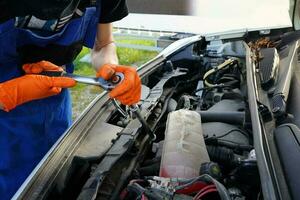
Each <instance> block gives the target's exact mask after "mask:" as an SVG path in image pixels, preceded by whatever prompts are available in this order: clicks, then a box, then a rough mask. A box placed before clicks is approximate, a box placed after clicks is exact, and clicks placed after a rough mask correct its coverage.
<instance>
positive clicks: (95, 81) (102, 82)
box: [40, 71, 156, 141]
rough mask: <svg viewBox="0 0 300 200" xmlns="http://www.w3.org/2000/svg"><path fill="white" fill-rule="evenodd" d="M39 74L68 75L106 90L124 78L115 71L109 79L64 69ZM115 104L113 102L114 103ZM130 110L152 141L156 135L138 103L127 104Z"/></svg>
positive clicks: (80, 81)
mask: <svg viewBox="0 0 300 200" xmlns="http://www.w3.org/2000/svg"><path fill="white" fill-rule="evenodd" d="M40 75H44V76H55V77H60V76H62V77H69V78H72V79H74V80H75V81H76V82H78V83H84V84H88V85H96V86H99V87H101V88H103V89H104V90H106V91H110V90H112V89H114V88H115V87H116V86H117V85H118V84H119V83H120V82H122V81H123V80H124V74H122V73H119V72H116V73H115V75H114V76H113V78H111V79H110V80H109V81H106V80H104V79H103V78H97V77H88V76H81V75H76V74H71V73H67V72H65V71H43V72H41V73H40ZM114 105H115V104H114ZM129 108H130V111H131V112H132V113H133V114H134V115H135V116H136V118H137V119H138V120H139V121H140V123H141V124H142V126H143V127H144V129H145V131H146V132H147V134H148V135H149V136H150V138H151V139H152V141H154V140H155V139H156V135H155V134H154V133H153V131H152V130H151V128H150V126H149V125H148V123H147V122H146V120H145V119H144V117H143V116H142V115H141V112H140V109H139V107H138V105H136V104H134V105H131V106H129Z"/></svg>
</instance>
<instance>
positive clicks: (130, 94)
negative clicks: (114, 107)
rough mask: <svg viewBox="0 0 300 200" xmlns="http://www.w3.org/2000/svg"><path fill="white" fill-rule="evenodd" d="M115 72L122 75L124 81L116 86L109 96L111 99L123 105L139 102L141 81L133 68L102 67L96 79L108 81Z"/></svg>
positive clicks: (108, 65) (119, 66) (106, 65)
mask: <svg viewBox="0 0 300 200" xmlns="http://www.w3.org/2000/svg"><path fill="white" fill-rule="evenodd" d="M116 72H120V73H123V74H124V80H123V81H122V82H121V83H119V85H117V87H116V88H114V89H113V90H112V91H111V92H110V93H109V94H110V97H111V98H116V99H117V100H119V101H120V102H121V103H122V104H124V105H132V104H135V103H137V102H139V101H140V98H141V88H142V86H141V80H140V77H139V75H138V74H137V71H136V69H135V68H133V67H128V66H122V65H111V64H105V65H103V66H102V67H101V68H100V69H99V71H98V73H97V77H102V78H104V79H105V80H109V79H111V78H112V77H113V75H114V74H115V73H116Z"/></svg>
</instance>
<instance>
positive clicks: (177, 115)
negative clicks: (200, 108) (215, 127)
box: [160, 110, 210, 178]
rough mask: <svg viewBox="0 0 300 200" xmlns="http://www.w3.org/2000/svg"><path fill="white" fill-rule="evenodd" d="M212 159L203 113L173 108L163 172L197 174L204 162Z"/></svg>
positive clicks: (164, 174) (180, 175) (179, 175)
mask: <svg viewBox="0 0 300 200" xmlns="http://www.w3.org/2000/svg"><path fill="white" fill-rule="evenodd" d="M209 161H210V159H209V156H208V153H207V149H206V146H205V143H204V137H203V131H202V125H201V117H200V115H199V114H198V113H197V112H195V111H190V110H178V111H174V112H171V113H170V114H169V116H168V120H167V127H166V131H165V141H164V146H163V153H162V159H161V165H160V176H161V177H168V178H193V177H197V176H199V170H200V168H201V164H202V163H205V162H209Z"/></svg>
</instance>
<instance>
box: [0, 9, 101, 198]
mask: <svg viewBox="0 0 300 200" xmlns="http://www.w3.org/2000/svg"><path fill="white" fill-rule="evenodd" d="M98 16H99V10H98V9H97V11H96V8H95V7H90V8H87V9H86V11H85V14H84V15H83V16H82V17H80V18H76V19H72V20H71V21H70V22H69V23H68V24H67V25H65V27H64V28H63V29H62V30H61V31H59V32H55V33H53V34H51V35H48V36H41V34H37V33H36V32H33V31H30V30H25V29H20V28H16V27H15V26H14V19H11V20H9V21H6V22H4V23H2V24H0V82H1V83H2V82H5V81H7V80H10V79H13V78H16V77H19V76H22V75H23V74H24V72H22V70H21V66H20V58H19V56H18V53H17V47H21V46H23V45H27V44H31V45H37V46H46V45H48V44H59V45H70V44H72V43H74V42H76V41H84V45H85V46H87V47H92V46H93V44H94V39H95V34H96V27H97V23H98V20H99V19H98ZM28 89H30V88H28ZM71 114H72V113H71V99H70V94H69V91H68V90H66V89H65V90H63V91H62V92H61V94H59V95H56V96H52V97H49V98H46V99H41V100H35V101H31V102H28V103H25V104H23V105H20V106H17V107H16V108H15V109H13V110H11V111H10V112H5V111H0V198H1V199H2V200H5V199H10V198H11V197H12V196H13V194H14V193H15V192H16V190H17V189H18V188H19V187H20V185H21V184H22V183H23V182H24V180H25V179H26V178H27V176H28V175H29V174H30V172H31V171H32V170H33V168H34V167H35V166H36V165H37V164H38V162H39V161H40V160H41V159H42V157H43V156H44V155H45V153H46V152H47V151H48V150H49V149H50V148H51V146H52V145H53V144H54V143H55V142H56V141H57V139H58V138H59V137H60V136H61V135H62V134H63V133H64V131H65V130H66V129H67V128H68V127H69V126H70V124H71Z"/></svg>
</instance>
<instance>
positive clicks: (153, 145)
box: [78, 41, 260, 199]
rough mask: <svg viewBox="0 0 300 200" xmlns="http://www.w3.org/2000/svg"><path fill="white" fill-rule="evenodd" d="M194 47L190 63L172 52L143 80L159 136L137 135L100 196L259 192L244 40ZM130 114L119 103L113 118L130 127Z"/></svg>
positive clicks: (244, 195)
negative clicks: (170, 57) (173, 55)
mask: <svg viewBox="0 0 300 200" xmlns="http://www.w3.org/2000/svg"><path fill="white" fill-rule="evenodd" d="M193 48H194V49H192V51H193V56H194V57H197V58H196V62H195V58H194V61H193V63H192V64H191V66H190V65H189V63H188V62H189V61H188V60H182V59H178V60H177V59H176V58H173V59H170V60H167V61H166V62H164V63H163V64H162V66H160V68H159V70H156V72H154V73H153V74H152V75H151V76H149V77H148V78H147V80H143V82H144V83H145V84H144V86H143V95H142V96H143V98H142V101H141V102H140V107H141V110H148V111H151V112H148V113H149V115H148V116H147V123H148V124H149V126H150V127H151V129H152V131H153V134H155V136H156V138H155V139H151V140H150V142H149V139H148V140H145V137H142V136H141V134H140V135H139V136H136V137H135V142H133V143H132V144H131V148H129V149H127V150H126V153H124V154H123V156H122V157H121V158H120V159H119V160H118V163H116V164H115V165H113V164H112V165H111V168H110V169H109V170H107V172H105V173H107V174H106V176H105V178H104V179H103V181H102V182H101V186H99V188H98V189H97V196H98V197H97V199H257V197H259V195H260V180H259V174H258V169H257V164H256V157H255V151H254V147H253V141H252V135H251V134H252V133H251V120H250V117H249V111H248V108H247V107H248V104H247V100H246V99H247V97H246V94H247V91H246V80H245V77H246V74H245V60H244V59H243V57H244V56H245V55H244V54H245V53H244V51H243V44H242V42H241V41H236V42H232V43H225V44H222V43H216V44H210V45H208V46H207V47H206V48H205V49H203V50H200V49H196V48H198V47H197V46H193ZM234 55H237V56H236V57H234ZM177 56H179V57H180V55H177ZM133 118H134V116H132V115H130V110H129V109H128V108H126V107H123V106H120V105H119V112H116V113H115V114H114V115H112V117H111V118H110V121H109V123H110V124H114V125H117V126H122V127H124V128H126V127H127V128H128V126H130V122H131V119H133ZM142 131H144V132H146V131H147V130H145V129H143V128H142ZM148 131H149V130H148ZM149 138H150V137H149ZM128 141H129V140H128ZM128 141H127V142H128ZM124 144H125V143H123V144H122V145H124ZM108 154H110V153H109V152H108ZM114 156H116V155H114ZM104 159H105V158H104ZM110 159H111V158H110ZM108 160H109V159H108ZM102 162H103V163H106V164H104V165H103V166H102V167H99V165H98V164H97V165H96V166H97V167H95V168H96V169H94V171H93V170H91V172H90V174H92V175H91V177H89V178H88V180H87V182H86V183H85V185H84V186H83V190H82V191H81V192H80V194H79V196H78V199H89V196H90V194H91V193H93V192H95V191H94V190H93V189H94V188H93V187H92V189H91V186H92V185H93V184H95V181H96V180H98V179H99V176H95V174H99V173H104V169H105V167H107V165H108V164H107V162H108V161H105V162H104V161H103V160H102ZM100 168H101V170H100ZM96 182H97V181H96ZM98 183H99V182H98ZM91 191H93V192H91Z"/></svg>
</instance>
